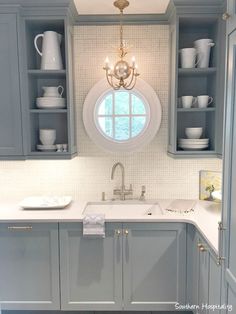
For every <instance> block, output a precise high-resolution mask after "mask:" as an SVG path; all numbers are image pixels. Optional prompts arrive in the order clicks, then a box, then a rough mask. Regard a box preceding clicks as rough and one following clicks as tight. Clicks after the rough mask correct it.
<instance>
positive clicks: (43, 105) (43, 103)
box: [36, 97, 66, 109]
mask: <svg viewBox="0 0 236 314" xmlns="http://www.w3.org/2000/svg"><path fill="white" fill-rule="evenodd" d="M36 105H37V108H40V109H63V108H65V107H66V99H65V98H61V97H38V98H37V99H36Z"/></svg>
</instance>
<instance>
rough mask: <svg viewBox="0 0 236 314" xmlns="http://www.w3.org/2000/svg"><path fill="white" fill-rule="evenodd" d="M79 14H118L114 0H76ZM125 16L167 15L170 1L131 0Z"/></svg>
mask: <svg viewBox="0 0 236 314" xmlns="http://www.w3.org/2000/svg"><path fill="white" fill-rule="evenodd" d="M74 2H75V5H76V8H77V11H78V13H79V14H88V15H91V14H118V13H119V11H118V9H117V8H115V7H114V6H113V2H114V0H74ZM129 3H130V5H129V7H128V8H126V9H125V10H124V14H157V13H165V11H166V8H167V6H168V4H169V0H129Z"/></svg>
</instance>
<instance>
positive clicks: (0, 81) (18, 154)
mask: <svg viewBox="0 0 236 314" xmlns="http://www.w3.org/2000/svg"><path fill="white" fill-rule="evenodd" d="M0 42H1V45H0V95H1V100H0V158H1V159H8V158H11V157H14V158H15V159H17V158H22V154H23V140H22V123H21V97H20V78H19V62H18V53H17V52H18V33H17V16H16V14H14V13H12V14H10V13H9V14H1V13H0ZM13 91H14V92H13Z"/></svg>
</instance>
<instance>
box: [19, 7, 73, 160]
mask: <svg viewBox="0 0 236 314" xmlns="http://www.w3.org/2000/svg"><path fill="white" fill-rule="evenodd" d="M37 10H38V9H37ZM42 10H43V11H44V10H45V15H43V14H42V11H40V12H39V13H38V11H35V13H34V15H32V12H31V14H28V15H27V14H25V16H24V18H23V21H22V26H23V27H22V29H23V32H22V34H23V35H22V37H24V43H25V44H24V46H25V47H24V49H25V52H26V54H25V60H24V70H25V71H24V75H25V77H26V78H27V80H26V84H25V90H24V99H25V104H26V105H25V112H26V114H25V119H26V121H27V123H26V126H27V127H26V128H27V132H26V137H27V144H28V145H27V158H28V159H70V158H72V157H73V156H75V155H76V151H77V150H76V136H75V112H74V99H73V85H74V84H73V64H72V62H73V61H72V59H73V55H72V44H73V43H72V36H73V27H72V24H73V23H72V19H71V18H70V17H69V16H68V15H65V14H64V13H63V15H62V14H59V13H57V15H51V16H49V15H47V14H46V10H47V8H42ZM55 10H57V8H56V7H55ZM48 30H50V31H54V32H56V33H58V34H60V35H61V36H62V41H61V45H60V51H61V55H62V63H63V69H61V70H41V57H40V56H39V54H38V53H37V52H36V49H35V47H34V38H35V36H36V35H38V34H42V33H44V32H45V31H48ZM38 42H40V40H38ZM45 86H46V87H48V86H54V87H57V86H62V87H63V89H64V92H63V95H62V97H63V98H65V102H66V106H65V108H62V109H53V108H49V109H47V108H46V109H39V108H38V107H37V104H36V100H37V98H38V97H43V89H42V87H45ZM40 129H55V130H56V141H55V144H67V147H68V149H67V151H66V152H64V151H62V152H57V151H56V149H54V151H46V150H45V151H40V150H39V149H38V146H37V145H38V144H42V143H41V142H40V139H39V130H40Z"/></svg>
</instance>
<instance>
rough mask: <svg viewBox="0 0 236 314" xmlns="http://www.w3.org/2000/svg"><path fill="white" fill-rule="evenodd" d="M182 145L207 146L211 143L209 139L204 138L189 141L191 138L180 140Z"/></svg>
mask: <svg viewBox="0 0 236 314" xmlns="http://www.w3.org/2000/svg"><path fill="white" fill-rule="evenodd" d="M179 142H180V143H191V144H192V143H194V144H195V143H199V144H205V143H208V142H209V138H202V139H189V138H180V139H179Z"/></svg>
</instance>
